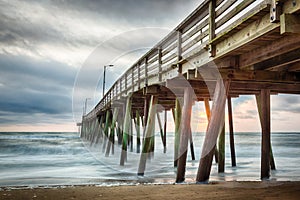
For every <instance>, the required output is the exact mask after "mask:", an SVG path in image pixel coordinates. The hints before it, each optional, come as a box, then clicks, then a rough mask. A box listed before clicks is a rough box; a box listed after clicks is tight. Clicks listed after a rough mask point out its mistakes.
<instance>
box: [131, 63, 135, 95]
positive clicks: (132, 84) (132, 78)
mask: <svg viewBox="0 0 300 200" xmlns="http://www.w3.org/2000/svg"><path fill="white" fill-rule="evenodd" d="M131 87H132V92H134V67H132V69H131Z"/></svg>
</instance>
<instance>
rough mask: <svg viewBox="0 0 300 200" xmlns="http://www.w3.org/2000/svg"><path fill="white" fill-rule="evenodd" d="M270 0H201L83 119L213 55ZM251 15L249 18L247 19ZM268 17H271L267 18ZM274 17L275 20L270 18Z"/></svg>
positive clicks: (267, 10) (267, 8) (265, 8)
mask: <svg viewBox="0 0 300 200" xmlns="http://www.w3.org/2000/svg"><path fill="white" fill-rule="evenodd" d="M272 2H274V1H272V0H204V1H203V3H202V4H201V5H200V6H199V7H197V8H196V9H195V10H194V12H192V13H191V14H190V15H189V16H188V17H187V18H186V19H185V20H184V21H183V22H182V23H180V24H179V25H178V26H177V27H176V28H175V29H174V30H173V31H172V32H171V33H170V34H168V35H167V36H166V37H165V38H164V39H163V40H161V41H160V42H159V43H158V44H157V45H155V46H154V47H153V48H152V49H151V50H150V51H148V52H147V53H146V54H145V55H143V56H142V57H141V58H140V59H138V60H137V61H136V62H135V63H134V64H133V65H132V66H131V67H130V68H129V69H128V70H127V71H126V72H125V73H124V74H123V75H122V76H121V77H120V78H119V79H118V80H117V81H116V82H115V83H114V84H113V86H112V87H111V88H110V89H109V90H108V91H107V93H106V94H105V95H104V97H103V98H102V99H101V101H100V102H99V103H98V104H97V105H96V107H95V108H94V109H93V110H92V111H91V112H89V113H88V114H87V115H86V116H84V119H91V118H94V117H95V115H97V113H99V112H100V111H101V110H105V109H106V107H107V106H108V105H110V103H111V102H113V101H114V100H118V99H121V98H122V97H123V96H126V95H128V94H129V93H130V92H135V91H138V90H140V89H141V88H143V87H146V86H149V85H153V84H160V83H164V82H165V81H166V80H167V79H172V78H174V77H176V76H177V75H178V73H180V72H181V69H180V65H181V64H183V63H185V62H187V61H188V60H189V59H192V58H194V57H196V56H199V55H201V57H202V55H203V57H205V58H206V59H207V61H209V60H211V59H213V58H214V56H215V54H216V49H214V45H215V44H216V43H218V42H219V41H222V40H224V39H226V37H228V35H229V33H230V32H235V31H237V30H240V29H242V25H243V22H245V21H247V20H251V19H252V20H253V16H254V15H256V14H258V13H261V11H263V12H264V13H266V12H270V11H269V8H270V5H271V4H272ZM250 18H251V19H250ZM271 20H272V19H271ZM274 20H275V19H274Z"/></svg>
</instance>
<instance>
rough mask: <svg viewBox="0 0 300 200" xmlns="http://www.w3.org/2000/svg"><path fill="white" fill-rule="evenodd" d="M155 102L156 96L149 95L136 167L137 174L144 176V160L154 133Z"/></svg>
mask: <svg viewBox="0 0 300 200" xmlns="http://www.w3.org/2000/svg"><path fill="white" fill-rule="evenodd" d="M156 104H157V96H153V95H152V96H151V100H150V107H149V117H148V120H147V124H146V131H145V132H146V133H145V138H144V143H143V150H142V153H141V157H140V162H139V168H138V173H137V174H138V176H144V173H145V169H146V161H147V157H148V153H149V152H150V150H151V140H152V136H153V134H154V127H155V113H156Z"/></svg>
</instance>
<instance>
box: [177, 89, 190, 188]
mask: <svg viewBox="0 0 300 200" xmlns="http://www.w3.org/2000/svg"><path fill="white" fill-rule="evenodd" d="M192 105H193V90H192V88H189V87H187V88H185V90H184V101H183V108H182V119H181V127H180V132H181V135H180V147H179V159H178V167H177V176H176V183H181V182H183V181H184V180H185V168H186V158H187V151H188V141H189V138H190V137H191V114H192Z"/></svg>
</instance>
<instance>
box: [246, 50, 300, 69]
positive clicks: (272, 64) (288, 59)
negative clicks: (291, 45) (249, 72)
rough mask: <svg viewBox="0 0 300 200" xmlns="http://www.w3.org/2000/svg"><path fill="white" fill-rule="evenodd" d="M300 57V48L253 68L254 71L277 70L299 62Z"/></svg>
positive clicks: (257, 64) (255, 65)
mask: <svg viewBox="0 0 300 200" xmlns="http://www.w3.org/2000/svg"><path fill="white" fill-rule="evenodd" d="M299 55H300V48H298V49H295V50H293V51H290V52H287V53H284V54H281V55H278V56H274V57H272V58H269V59H267V60H264V61H262V62H260V63H256V64H254V65H253V66H252V67H251V68H252V69H254V70H266V69H272V68H277V67H280V66H283V65H288V64H291V63H295V62H299V61H300V57H299Z"/></svg>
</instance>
